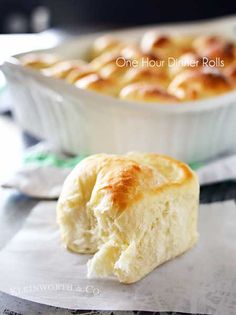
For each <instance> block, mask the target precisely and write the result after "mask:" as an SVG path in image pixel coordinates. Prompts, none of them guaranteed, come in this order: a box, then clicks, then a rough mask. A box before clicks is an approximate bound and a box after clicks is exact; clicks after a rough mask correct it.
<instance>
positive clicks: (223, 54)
mask: <svg viewBox="0 0 236 315" xmlns="http://www.w3.org/2000/svg"><path fill="white" fill-rule="evenodd" d="M193 46H194V48H195V50H196V52H197V53H198V54H199V55H200V56H202V57H207V58H208V59H209V60H213V61H215V62H216V65H215V66H216V67H221V68H223V67H226V66H228V65H229V64H230V63H232V62H233V61H234V59H235V45H234V43H233V42H231V41H229V40H226V39H225V38H222V37H220V36H200V37H198V38H196V39H195V40H194V41H193ZM212 65H213V63H212Z"/></svg>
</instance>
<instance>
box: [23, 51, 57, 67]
mask: <svg viewBox="0 0 236 315" xmlns="http://www.w3.org/2000/svg"><path fill="white" fill-rule="evenodd" d="M19 60H20V63H21V64H22V65H23V66H26V67H30V68H34V69H43V68H48V67H51V66H53V65H55V64H56V63H57V62H59V61H60V59H59V58H58V57H57V56H56V55H54V54H39V53H38V54H37V53H35V54H34V53H32V54H27V55H24V56H22V57H20V59H19Z"/></svg>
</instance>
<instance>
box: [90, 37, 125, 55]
mask: <svg viewBox="0 0 236 315" xmlns="http://www.w3.org/2000/svg"><path fill="white" fill-rule="evenodd" d="M123 45H124V44H123V42H122V41H121V40H119V39H117V38H115V37H113V36H111V35H104V36H101V37H98V38H97V39H96V40H95V41H94V44H93V46H92V49H91V59H94V58H96V57H98V56H100V55H102V54H104V53H111V52H114V51H116V50H119V49H120V48H121V47H122V46H123Z"/></svg>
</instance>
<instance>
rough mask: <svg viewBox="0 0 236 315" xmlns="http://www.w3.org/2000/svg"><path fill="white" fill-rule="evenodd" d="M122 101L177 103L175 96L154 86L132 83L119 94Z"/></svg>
mask: <svg viewBox="0 0 236 315" xmlns="http://www.w3.org/2000/svg"><path fill="white" fill-rule="evenodd" d="M119 97H120V98H121V99H123V100H131V101H137V102H147V103H168V104H171V103H177V102H178V101H179V100H178V98H177V97H176V96H174V95H171V94H170V93H168V92H166V91H165V90H163V89H161V88H160V87H159V86H157V85H154V84H147V83H146V84H145V83H133V84H129V85H127V86H125V87H124V88H123V89H122V90H121V91H120V94H119Z"/></svg>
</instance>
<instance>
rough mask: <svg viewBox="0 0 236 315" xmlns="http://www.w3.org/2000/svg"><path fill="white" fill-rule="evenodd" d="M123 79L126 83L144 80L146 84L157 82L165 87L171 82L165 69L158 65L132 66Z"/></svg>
mask: <svg viewBox="0 0 236 315" xmlns="http://www.w3.org/2000/svg"><path fill="white" fill-rule="evenodd" d="M123 81H124V84H131V83H139V82H140V83H141V82H143V83H145V84H156V85H157V86H160V87H163V88H166V87H167V86H168V85H169V83H170V79H169V76H168V74H167V72H166V71H165V69H163V68H157V67H154V68H150V67H142V68H131V69H129V71H127V72H126V74H125V76H124V77H123Z"/></svg>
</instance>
